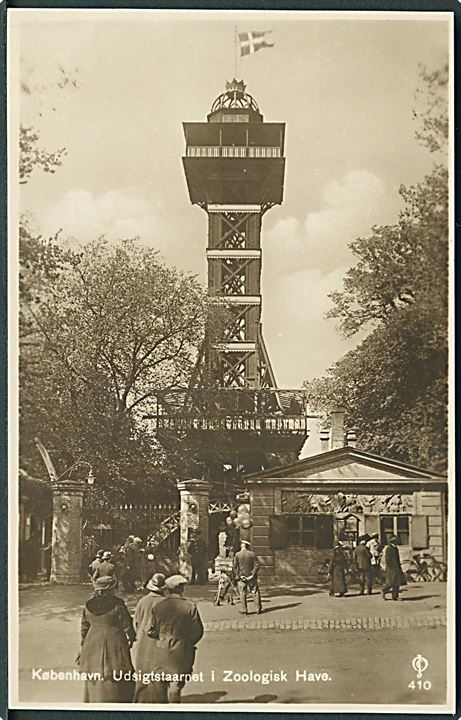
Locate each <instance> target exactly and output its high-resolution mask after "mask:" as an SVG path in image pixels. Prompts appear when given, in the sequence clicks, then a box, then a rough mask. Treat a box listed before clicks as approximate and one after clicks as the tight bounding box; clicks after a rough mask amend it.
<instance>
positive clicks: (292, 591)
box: [261, 583, 328, 598]
mask: <svg viewBox="0 0 461 720" xmlns="http://www.w3.org/2000/svg"><path fill="white" fill-rule="evenodd" d="M327 591H328V588H327V586H325V585H315V584H314V583H304V584H299V585H278V586H277V587H276V588H267V587H262V588H261V593H262V595H263V598H264V597H286V596H287V595H295V596H296V595H297V596H303V597H307V596H308V595H319V594H324V593H326V592H327Z"/></svg>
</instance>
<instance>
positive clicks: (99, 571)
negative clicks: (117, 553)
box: [93, 550, 116, 584]
mask: <svg viewBox="0 0 461 720" xmlns="http://www.w3.org/2000/svg"><path fill="white" fill-rule="evenodd" d="M101 577H113V578H114V579H116V568H115V564H114V563H113V561H112V553H111V552H110V551H109V550H105V551H104V552H103V554H102V559H101V562H100V563H99V564H98V565H96V569H95V571H94V573H93V584H94V583H95V581H96V580H98V578H101Z"/></svg>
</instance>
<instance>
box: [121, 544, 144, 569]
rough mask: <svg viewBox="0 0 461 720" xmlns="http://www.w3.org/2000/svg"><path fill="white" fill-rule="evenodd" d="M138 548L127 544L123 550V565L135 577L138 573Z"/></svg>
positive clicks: (135, 545)
mask: <svg viewBox="0 0 461 720" xmlns="http://www.w3.org/2000/svg"><path fill="white" fill-rule="evenodd" d="M140 554H141V553H140V548H139V547H138V545H137V543H134V542H133V543H129V544H128V545H127V546H126V548H125V556H124V565H125V569H128V570H130V571H131V572H132V573H134V574H135V575H137V574H138V572H139V561H140Z"/></svg>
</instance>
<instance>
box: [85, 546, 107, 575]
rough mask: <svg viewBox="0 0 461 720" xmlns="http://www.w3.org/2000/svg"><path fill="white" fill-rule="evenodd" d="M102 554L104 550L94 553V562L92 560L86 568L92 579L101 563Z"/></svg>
mask: <svg viewBox="0 0 461 720" xmlns="http://www.w3.org/2000/svg"><path fill="white" fill-rule="evenodd" d="M103 554H104V550H98V552H97V553H96V557H95V559H94V560H92V561H91V562H90V564H89V566H88V574H89V576H90V577H91V578H92V577H93V575H94V573H95V571H96V568H97V567H99V565H100V564H101V563H102V556H103Z"/></svg>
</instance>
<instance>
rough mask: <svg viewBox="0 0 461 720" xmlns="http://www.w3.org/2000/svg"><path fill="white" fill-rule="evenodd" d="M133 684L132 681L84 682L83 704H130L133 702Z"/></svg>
mask: <svg viewBox="0 0 461 720" xmlns="http://www.w3.org/2000/svg"><path fill="white" fill-rule="evenodd" d="M133 694H134V682H133V681H132V680H119V681H116V680H110V679H106V680H85V693H84V699H83V702H86V703H130V702H133Z"/></svg>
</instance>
